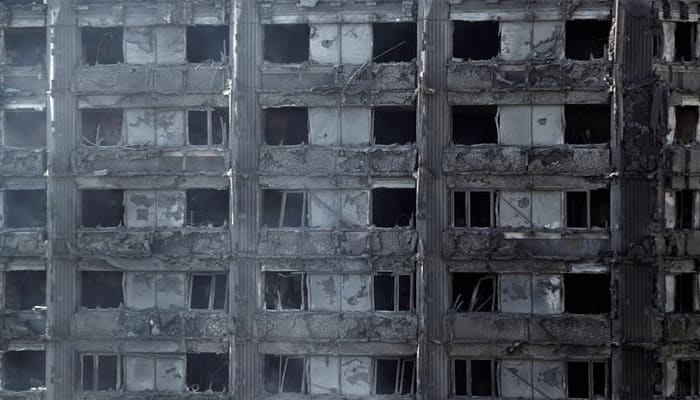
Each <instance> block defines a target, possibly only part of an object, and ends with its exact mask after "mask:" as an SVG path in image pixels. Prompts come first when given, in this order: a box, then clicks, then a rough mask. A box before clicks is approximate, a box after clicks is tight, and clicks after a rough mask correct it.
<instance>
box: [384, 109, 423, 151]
mask: <svg viewBox="0 0 700 400" xmlns="http://www.w3.org/2000/svg"><path fill="white" fill-rule="evenodd" d="M373 115H374V127H373V128H374V129H373V130H374V144H408V143H413V142H415V141H416V110H415V108H408V107H376V108H375V109H374V113H373Z"/></svg>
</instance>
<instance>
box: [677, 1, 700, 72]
mask: <svg viewBox="0 0 700 400" xmlns="http://www.w3.org/2000/svg"><path fill="white" fill-rule="evenodd" d="M681 4H683V3H681ZM673 24H674V25H673V43H674V46H673V62H674V63H683V62H694V61H696V60H697V59H698V57H699V56H700V54H698V51H697V43H696V42H697V34H698V29H699V27H698V24H697V22H696V21H690V20H685V21H674V22H673ZM679 24H687V25H688V27H689V32H688V34H689V36H690V37H689V38H688V39H689V43H688V45H689V47H690V48H689V50H690V60H686V59H684V58H681V57H680V56H679V54H678V43H679V40H678V36H679V32H678V28H679V26H680V25H679Z"/></svg>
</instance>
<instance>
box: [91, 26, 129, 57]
mask: <svg viewBox="0 0 700 400" xmlns="http://www.w3.org/2000/svg"><path fill="white" fill-rule="evenodd" d="M81 34H82V38H83V59H84V60H85V62H86V63H88V64H89V65H96V64H116V63H120V62H124V51H123V43H122V42H123V37H124V28H121V27H119V28H93V27H86V28H82V30H81Z"/></svg>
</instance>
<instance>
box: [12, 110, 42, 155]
mask: <svg viewBox="0 0 700 400" xmlns="http://www.w3.org/2000/svg"><path fill="white" fill-rule="evenodd" d="M13 113H17V114H20V113H41V114H43V120H44V130H43V132H42V133H43V139H44V144H43V145H39V146H34V145H31V146H16V145H10V144H7V142H8V134H7V133H8V128H7V127H8V123H7V115H8V114H13ZM47 113H48V109H47V108H44V107H37V108H9V109H8V108H6V109H4V110H1V109H0V120H2V121H1V122H2V127H1V128H2V129H0V130H1V131H2V132H1V133H2V137H1V138H0V140H2V147H4V148H8V149H29V150H38V149H46V147H47V145H48V143H47V139H48V137H47V136H48V128H47V127H46V117H47Z"/></svg>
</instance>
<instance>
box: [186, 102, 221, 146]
mask: <svg viewBox="0 0 700 400" xmlns="http://www.w3.org/2000/svg"><path fill="white" fill-rule="evenodd" d="M187 132H188V138H189V143H190V144H191V145H193V146H216V145H220V144H223V142H224V137H225V136H226V135H227V134H228V109H227V108H215V109H213V110H190V111H188V112H187Z"/></svg>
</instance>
